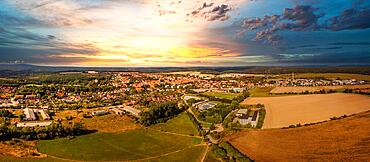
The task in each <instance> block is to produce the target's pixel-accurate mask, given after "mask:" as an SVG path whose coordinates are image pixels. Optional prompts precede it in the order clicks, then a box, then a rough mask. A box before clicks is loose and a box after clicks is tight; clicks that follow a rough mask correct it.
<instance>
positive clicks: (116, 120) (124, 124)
mask: <svg viewBox="0 0 370 162" xmlns="http://www.w3.org/2000/svg"><path fill="white" fill-rule="evenodd" d="M82 124H83V125H84V127H85V128H86V129H88V130H97V131H98V132H124V131H127V130H132V129H137V128H140V124H136V123H135V122H134V121H133V120H132V119H131V118H130V117H128V116H119V115H115V114H108V115H104V116H96V117H93V118H88V119H84V120H82Z"/></svg>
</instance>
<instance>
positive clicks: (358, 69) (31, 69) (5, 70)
mask: <svg viewBox="0 0 370 162" xmlns="http://www.w3.org/2000/svg"><path fill="white" fill-rule="evenodd" d="M88 70H94V71H100V72H103V71H138V72H172V71H201V72H203V73H216V74H218V73H226V72H238V73H253V74H289V73H292V72H294V73H308V72H310V73H356V74H367V75H370V66H285V67H283V66H270V67H269V66H235V67H71V66H64V67H63V66H39V65H31V64H8V63H0V76H2V77H4V76H5V77H7V76H9V77H11V76H19V75H30V74H38V73H55V72H72V71H80V72H83V71H88Z"/></svg>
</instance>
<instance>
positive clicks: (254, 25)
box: [238, 1, 370, 45]
mask: <svg viewBox="0 0 370 162" xmlns="http://www.w3.org/2000/svg"><path fill="white" fill-rule="evenodd" d="M356 2H357V1H356ZM300 3H303V2H300ZM311 3H312V4H318V3H319V2H311ZM363 4H364V3H363V1H358V2H357V3H353V4H352V7H351V8H349V9H346V10H344V11H343V12H341V13H340V14H339V15H337V16H332V17H329V18H326V19H325V20H324V21H323V22H324V23H321V24H319V19H320V18H323V17H324V15H325V14H324V13H322V12H320V11H319V9H317V8H314V7H312V6H309V5H297V6H295V7H294V8H285V9H284V11H283V13H282V14H281V15H272V16H269V15H266V16H265V17H264V18H258V17H257V18H245V19H244V20H243V21H242V24H241V27H242V30H241V32H239V33H238V37H242V36H243V35H244V34H245V32H247V31H248V30H252V31H256V36H255V38H254V40H262V41H266V42H268V43H270V44H274V45H276V44H278V42H279V40H280V39H281V37H280V36H278V32H279V31H289V30H291V31H318V30H331V31H341V30H353V29H368V28H370V21H369V20H370V9H369V8H366V7H363V6H362V5H363ZM323 19H324V18H323Z"/></svg>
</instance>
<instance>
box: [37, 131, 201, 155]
mask: <svg viewBox="0 0 370 162" xmlns="http://www.w3.org/2000/svg"><path fill="white" fill-rule="evenodd" d="M200 142H201V139H199V138H193V137H186V136H179V135H173V134H168V133H162V132H160V131H155V130H150V129H144V128H143V129H136V130H132V131H127V132H123V133H94V134H89V135H84V136H78V137H76V138H74V139H67V138H60V139H55V140H41V141H39V144H38V146H37V148H38V150H39V151H40V152H41V153H45V154H48V155H51V156H52V157H58V158H63V159H70V160H83V161H91V160H94V161H107V160H109V161H118V160H119V161H124V160H138V159H146V158H150V157H157V156H160V155H164V154H168V153H171V152H174V151H179V150H183V149H185V148H189V147H192V146H194V145H196V144H199V143H200Z"/></svg>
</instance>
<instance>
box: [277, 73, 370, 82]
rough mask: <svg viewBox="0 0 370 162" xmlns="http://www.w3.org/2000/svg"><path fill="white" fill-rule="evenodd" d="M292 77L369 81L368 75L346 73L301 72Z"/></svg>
mask: <svg viewBox="0 0 370 162" xmlns="http://www.w3.org/2000/svg"><path fill="white" fill-rule="evenodd" d="M279 78H292V75H291V74H286V75H281V76H279ZM294 78H302V79H309V78H325V79H337V78H339V79H356V80H367V81H370V75H363V74H348V73H301V74H299V73H298V74H294Z"/></svg>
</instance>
